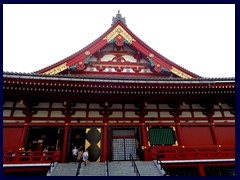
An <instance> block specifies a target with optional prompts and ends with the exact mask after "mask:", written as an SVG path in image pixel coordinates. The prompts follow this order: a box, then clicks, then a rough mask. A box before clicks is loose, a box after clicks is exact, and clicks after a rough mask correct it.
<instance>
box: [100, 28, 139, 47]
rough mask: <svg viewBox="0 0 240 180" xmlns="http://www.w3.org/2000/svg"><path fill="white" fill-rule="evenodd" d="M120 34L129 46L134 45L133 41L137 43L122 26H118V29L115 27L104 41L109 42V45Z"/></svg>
mask: <svg viewBox="0 0 240 180" xmlns="http://www.w3.org/2000/svg"><path fill="white" fill-rule="evenodd" d="M119 34H120V35H121V36H122V37H124V39H125V40H127V41H128V43H129V44H132V42H133V41H136V40H135V39H133V37H132V36H131V35H130V34H128V33H127V31H125V30H124V29H123V28H122V26H121V25H120V24H119V25H117V27H115V28H114V29H113V30H112V31H111V32H110V33H109V34H108V35H107V36H106V37H104V38H103V40H107V42H108V43H109V42H111V41H112V40H113V39H114V38H115V37H116V36H117V35H119Z"/></svg>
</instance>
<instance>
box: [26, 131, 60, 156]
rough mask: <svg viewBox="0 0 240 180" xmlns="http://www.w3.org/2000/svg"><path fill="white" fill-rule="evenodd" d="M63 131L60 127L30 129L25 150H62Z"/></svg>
mask: <svg viewBox="0 0 240 180" xmlns="http://www.w3.org/2000/svg"><path fill="white" fill-rule="evenodd" d="M62 138H63V129H62V128H60V127H31V128H29V131H28V135H27V141H26V142H25V148H26V149H30V148H31V150H32V151H42V150H43V149H44V148H46V147H47V146H49V150H57V149H61V148H62Z"/></svg>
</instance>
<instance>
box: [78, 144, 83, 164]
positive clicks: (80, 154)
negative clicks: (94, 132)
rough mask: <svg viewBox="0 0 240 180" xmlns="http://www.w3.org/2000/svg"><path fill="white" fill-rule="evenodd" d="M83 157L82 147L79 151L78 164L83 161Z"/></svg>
mask: <svg viewBox="0 0 240 180" xmlns="http://www.w3.org/2000/svg"><path fill="white" fill-rule="evenodd" d="M82 156H83V148H82V146H80V147H79V149H78V155H77V161H78V162H81V161H82Z"/></svg>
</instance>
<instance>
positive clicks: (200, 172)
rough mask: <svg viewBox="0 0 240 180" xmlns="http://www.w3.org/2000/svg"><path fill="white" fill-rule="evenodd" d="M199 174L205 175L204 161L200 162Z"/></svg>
mask: <svg viewBox="0 0 240 180" xmlns="http://www.w3.org/2000/svg"><path fill="white" fill-rule="evenodd" d="M198 174H199V176H205V171H204V167H203V164H202V163H199V164H198Z"/></svg>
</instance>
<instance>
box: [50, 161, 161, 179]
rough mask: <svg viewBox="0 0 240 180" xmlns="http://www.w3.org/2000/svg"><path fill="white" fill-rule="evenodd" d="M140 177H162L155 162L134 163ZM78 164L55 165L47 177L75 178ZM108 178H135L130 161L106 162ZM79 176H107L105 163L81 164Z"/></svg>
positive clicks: (159, 168)
mask: <svg viewBox="0 0 240 180" xmlns="http://www.w3.org/2000/svg"><path fill="white" fill-rule="evenodd" d="M135 163H136V165H137V168H138V171H139V173H140V176H163V174H164V173H165V172H164V170H161V167H160V165H159V164H157V163H156V162H155V161H135ZM77 168H78V163H77V164H74V163H72V162H70V163H57V164H55V166H54V167H53V168H52V170H51V173H48V174H47V176H76V173H77ZM108 175H109V176H136V173H135V172H134V167H133V166H132V162H130V161H112V162H108ZM79 176H107V166H106V163H105V162H89V164H88V165H87V166H84V163H82V164H81V168H80V173H79Z"/></svg>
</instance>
